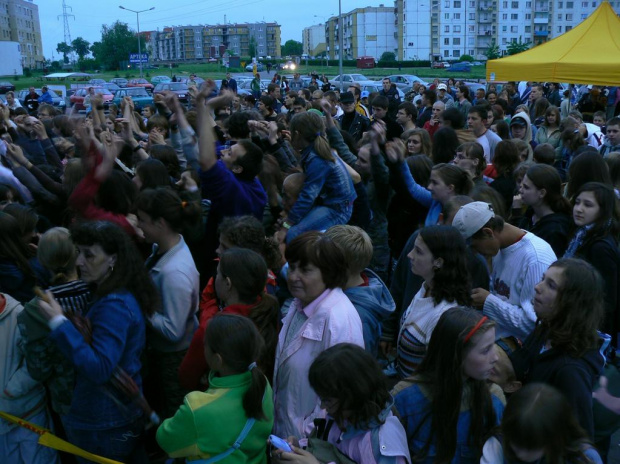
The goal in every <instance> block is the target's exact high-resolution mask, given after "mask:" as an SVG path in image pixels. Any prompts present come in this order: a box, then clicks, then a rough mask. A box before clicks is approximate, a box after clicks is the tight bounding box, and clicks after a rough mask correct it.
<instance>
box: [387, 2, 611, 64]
mask: <svg viewBox="0 0 620 464" xmlns="http://www.w3.org/2000/svg"><path fill="white" fill-rule="evenodd" d="M601 1H602V0H594V1H592V0H590V1H566V0H395V2H394V12H395V16H396V18H395V24H396V28H397V37H398V38H399V39H398V45H397V48H398V53H397V57H398V59H399V60H416V59H420V60H432V61H437V60H446V59H451V60H456V59H458V58H459V57H460V56H462V55H465V54H467V55H471V56H473V57H474V58H475V59H485V58H486V56H485V52H486V51H487V50H488V49H489V47H490V46H491V45H492V44H496V45H498V46H499V48H500V53H502V54H505V53H506V51H507V47H508V45H509V44H510V43H511V42H513V41H516V42H519V41H521V42H524V43H528V44H532V45H538V44H540V43H542V42H546V41H547V40H550V39H553V38H555V37H557V36H559V35H561V34H563V33H565V32H567V31H569V30H571V29H572V28H573V27H575V26H577V25H578V24H579V23H580V22H581V21H583V20H584V19H586V18H587V17H588V15H590V14H591V13H592V12H593V11H594V10H595V9H596V8H597V7H598V6H599V5H600V4H601ZM610 4H611V6H612V7H613V8H614V9H615V10H616V11H617V12H618V11H620V1H611V2H610Z"/></svg>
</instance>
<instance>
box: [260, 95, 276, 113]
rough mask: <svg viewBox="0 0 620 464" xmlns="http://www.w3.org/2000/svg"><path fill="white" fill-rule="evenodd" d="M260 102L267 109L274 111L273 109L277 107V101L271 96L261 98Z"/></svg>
mask: <svg viewBox="0 0 620 464" xmlns="http://www.w3.org/2000/svg"><path fill="white" fill-rule="evenodd" d="M260 101H261V103H262V104H263V105H265V106H266V107H267V108H269V109H270V110H273V107H274V105H275V99H274V98H273V97H271V96H269V95H263V96H262V97H260Z"/></svg>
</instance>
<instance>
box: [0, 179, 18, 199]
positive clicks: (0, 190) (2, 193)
mask: <svg viewBox="0 0 620 464" xmlns="http://www.w3.org/2000/svg"><path fill="white" fill-rule="evenodd" d="M9 192H10V193H11V195H12V196H13V201H14V202H17V203H23V200H22V196H21V195H20V193H19V192H18V191H17V190H16V189H15V187H13V186H12V185H9V184H4V183H2V182H0V202H3V201H8V198H9Z"/></svg>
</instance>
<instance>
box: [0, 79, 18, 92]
mask: <svg viewBox="0 0 620 464" xmlns="http://www.w3.org/2000/svg"><path fill="white" fill-rule="evenodd" d="M10 91H13V92H15V86H14V85H13V84H11V83H10V82H7V81H2V82H0V93H7V92H10Z"/></svg>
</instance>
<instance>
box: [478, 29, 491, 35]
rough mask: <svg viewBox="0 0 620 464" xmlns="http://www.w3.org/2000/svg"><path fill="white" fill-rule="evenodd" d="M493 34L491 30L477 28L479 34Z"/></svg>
mask: <svg viewBox="0 0 620 464" xmlns="http://www.w3.org/2000/svg"><path fill="white" fill-rule="evenodd" d="M493 34H494V32H493V31H492V30H486V29H478V35H479V36H486V37H491V36H492V35H493Z"/></svg>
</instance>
